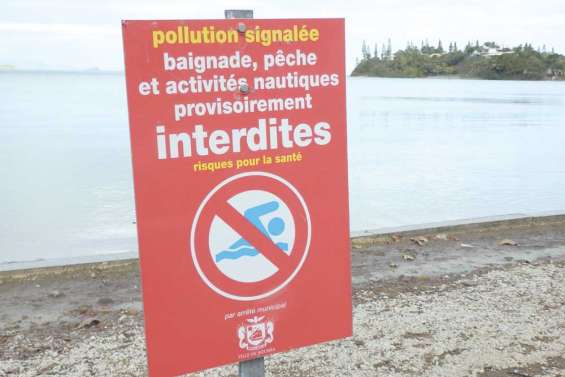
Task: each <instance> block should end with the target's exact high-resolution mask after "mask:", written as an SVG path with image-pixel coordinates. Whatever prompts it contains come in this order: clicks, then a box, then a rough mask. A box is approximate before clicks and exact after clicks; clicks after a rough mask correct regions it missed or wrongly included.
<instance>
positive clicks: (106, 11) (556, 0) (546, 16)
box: [0, 0, 565, 70]
mask: <svg viewBox="0 0 565 377" xmlns="http://www.w3.org/2000/svg"><path fill="white" fill-rule="evenodd" d="M1 8H2V11H1V13H0V65H2V64H13V65H16V66H17V67H20V68H49V69H84V68H90V67H99V68H100V69H105V70H122V69H123V67H122V66H123V61H122V39H121V27H120V20H122V19H167V18H168V19H181V18H185V19H192V18H223V10H224V9H232V8H241V9H254V10H255V17H256V18H280V17H284V18H293V17H296V18H304V17H345V18H346V43H347V53H348V55H347V64H348V70H351V69H352V68H353V66H354V63H355V58H356V57H358V56H360V50H361V43H362V41H363V40H364V39H365V40H367V42H369V44H370V46H371V49H372V46H373V45H374V43H375V42H377V43H378V45H379V48H380V46H381V44H382V43H385V42H386V41H387V39H388V38H391V39H392V44H393V49H394V50H396V49H398V48H404V46H405V45H406V43H407V42H408V41H413V42H415V43H417V44H418V45H419V43H420V41H421V40H423V39H428V40H429V41H430V42H432V41H433V42H434V44H435V43H437V40H438V39H440V38H441V39H442V41H443V43H444V46H447V45H449V42H450V41H456V42H457V43H458V44H459V45H460V46H463V45H464V44H465V43H466V42H467V41H469V40H471V41H475V40H480V41H489V40H494V41H497V42H499V43H501V44H503V45H505V46H514V45H517V44H521V43H524V42H529V43H532V44H533V45H534V46H541V45H543V44H546V45H547V46H548V48H551V47H554V48H555V50H556V51H558V52H561V53H564V52H565V0H535V1H534V0H528V1H524V0H457V1H455V0H376V1H370V0H362V1H355V0H350V1H343V0H319V1H318V0H310V1H305V0H285V1H282V0H277V1H239V2H235V1H233V0H232V1H222V0H205V1H195V0H161V1H157V0H152V1H149V0H97V1H93V0H74V1H68V0H2V7H1Z"/></svg>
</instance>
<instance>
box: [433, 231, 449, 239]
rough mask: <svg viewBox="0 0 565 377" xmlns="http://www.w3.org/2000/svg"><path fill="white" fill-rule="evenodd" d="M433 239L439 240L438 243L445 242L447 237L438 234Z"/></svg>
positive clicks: (443, 234)
mask: <svg viewBox="0 0 565 377" xmlns="http://www.w3.org/2000/svg"><path fill="white" fill-rule="evenodd" d="M434 239H436V240H440V241H447V240H448V239H449V237H448V236H447V234H445V233H438V234H436V235H435V236H434Z"/></svg>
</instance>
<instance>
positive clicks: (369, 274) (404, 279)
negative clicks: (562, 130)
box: [0, 216, 565, 377]
mask: <svg viewBox="0 0 565 377" xmlns="http://www.w3.org/2000/svg"><path fill="white" fill-rule="evenodd" d="M504 240H506V241H505V242H503V243H505V245H501V241H504ZM352 279H353V288H354V289H353V296H354V306H355V307H354V336H353V337H352V338H351V339H347V340H341V341H335V342H330V343H327V344H324V345H319V346H314V347H308V348H304V349H300V350H295V351H292V352H288V353H284V354H280V355H276V356H273V357H269V358H268V359H267V370H268V373H267V375H269V376H319V375H327V376H377V375H384V376H450V377H454V376H482V377H484V376H490V377H502V376H522V377H523V376H531V377H533V376H565V357H564V356H563V355H565V216H551V217H544V218H531V219H519V220H512V221H500V222H494V223H485V224H477V225H463V226H456V227H445V228H440V229H431V230H421V231H411V232H404V233H394V234H386V235H379V236H373V237H371V236H368V237H360V238H355V239H353V240H352ZM38 375H56V376H88V375H92V376H144V375H146V366H145V350H144V338H143V310H142V303H141V292H140V285H139V270H138V264H137V260H129V261H116V262H103V263H93V264H84V265H78V266H69V267H55V268H46V269H36V270H24V271H12V272H3V273H0V376H38ZM196 375H202V376H235V375H237V370H236V367H235V366H227V367H223V368H216V369H213V370H210V371H206V372H203V373H200V374H196Z"/></svg>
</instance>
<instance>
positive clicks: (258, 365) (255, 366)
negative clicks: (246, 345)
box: [224, 9, 265, 377]
mask: <svg viewBox="0 0 565 377" xmlns="http://www.w3.org/2000/svg"><path fill="white" fill-rule="evenodd" d="M224 17H225V18H226V19H236V18H242V19H246V18H247V19H249V18H253V10H242V9H228V10H225V11H224ZM245 29H246V27H245V24H241V25H238V30H239V31H240V32H244V31H245ZM239 377H265V358H264V357H258V358H257V359H253V360H247V361H241V362H240V363H239Z"/></svg>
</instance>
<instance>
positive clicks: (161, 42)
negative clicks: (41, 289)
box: [123, 19, 352, 376]
mask: <svg viewBox="0 0 565 377" xmlns="http://www.w3.org/2000/svg"><path fill="white" fill-rule="evenodd" d="M123 37H124V49H125V65H126V78H127V93H128V105H129V120H130V132H131V148H132V156H133V157H132V158H133V172H134V183H135V199H136V211H137V229H138V237H139V249H140V259H141V271H142V285H143V299H144V308H145V323H146V326H145V328H146V338H147V352H148V364H149V373H150V374H151V375H155V376H175V375H179V374H182V373H186V372H190V371H195V370H200V369H204V368H210V367H214V366H218V365H222V364H226V363H231V362H237V361H242V360H248V359H252V358H256V357H260V356H264V355H269V354H273V353H276V352H281V351H285V350H289V349H291V348H296V347H301V346H305V345H311V344H315V343H319V342H324V341H329V340H332V339H339V338H343V337H347V336H350V335H351V332H352V319H351V278H350V255H349V223H348V198H347V193H348V186H347V149H346V114H345V65H344V63H345V62H344V60H345V58H344V54H345V51H344V48H345V47H344V21H343V20H342V19H296V20H292V19H289V20H258V19H250V20H197V21H196V20H195V21H185V20H182V21H124V22H123Z"/></svg>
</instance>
